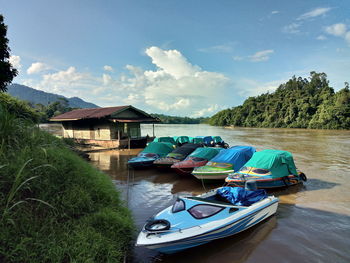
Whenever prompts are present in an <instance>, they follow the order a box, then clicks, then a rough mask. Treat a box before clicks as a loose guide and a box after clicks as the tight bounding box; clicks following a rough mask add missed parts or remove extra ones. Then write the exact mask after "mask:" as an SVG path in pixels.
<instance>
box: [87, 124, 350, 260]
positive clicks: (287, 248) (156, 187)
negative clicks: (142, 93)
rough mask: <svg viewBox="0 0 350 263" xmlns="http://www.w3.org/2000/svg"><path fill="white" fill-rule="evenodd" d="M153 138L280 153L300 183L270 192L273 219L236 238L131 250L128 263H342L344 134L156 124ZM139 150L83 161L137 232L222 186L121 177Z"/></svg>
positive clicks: (347, 161)
mask: <svg viewBox="0 0 350 263" xmlns="http://www.w3.org/2000/svg"><path fill="white" fill-rule="evenodd" d="M142 133H143V135H146V134H149V135H151V134H152V126H151V125H143V126H142ZM155 133H156V136H178V135H188V136H197V135H219V136H221V137H222V138H223V139H224V140H225V141H226V142H227V143H229V144H230V145H231V146H233V145H252V146H255V147H256V148H257V150H263V149H281V150H287V151H290V152H292V153H293V156H294V161H295V163H296V165H297V167H298V168H299V169H300V170H301V171H303V172H304V173H305V174H306V175H307V177H308V181H307V182H305V183H304V184H303V185H297V186H294V187H290V188H289V189H284V190H278V191H272V192H270V193H271V194H274V195H276V196H278V197H279V198H280V203H279V208H278V210H277V214H276V215H275V216H273V217H271V218H269V219H268V220H265V221H263V222H262V223H260V224H258V225H256V226H254V227H252V228H250V229H248V230H246V231H244V232H242V233H240V234H237V235H235V236H231V237H228V238H225V239H220V240H216V241H213V242H210V243H208V244H206V245H203V246H199V247H196V248H192V249H188V250H186V251H183V252H180V253H177V254H173V255H162V254H159V253H157V252H154V251H151V250H148V249H145V248H139V247H137V248H135V249H134V251H133V253H132V255H131V256H130V258H129V260H128V261H129V262H221V263H222V262H269V263H271V262H350V131H331V130H304V129H256V128H221V127H211V126H208V125H204V124H200V125H165V124H163V125H161V124H159V125H155ZM140 150H141V149H133V150H130V151H129V150H120V151H105V152H95V153H91V154H90V157H91V162H92V163H93V165H95V166H96V167H98V168H99V169H100V170H102V171H104V172H105V173H107V174H108V175H109V176H110V177H111V178H112V179H113V180H114V182H115V185H116V187H117V188H118V189H119V190H120V191H121V193H122V197H123V198H124V200H125V202H126V203H127V205H128V206H129V208H130V209H131V211H132V213H133V216H134V219H135V223H136V227H137V230H138V231H139V230H140V229H141V228H142V226H143V224H144V222H145V221H146V220H147V219H148V218H149V217H150V216H152V215H154V214H155V213H157V212H159V211H161V210H162V209H164V208H166V207H168V206H170V205H172V203H173V202H174V201H175V200H176V198H177V196H182V195H195V194H199V193H203V192H205V191H207V190H209V189H211V188H214V187H218V186H221V185H222V184H221V183H219V184H207V183H206V184H203V183H202V182H201V181H199V180H197V179H196V178H194V177H191V176H179V175H177V174H176V173H173V172H171V171H168V172H164V171H159V170H157V169H155V168H151V169H145V170H135V171H134V170H129V169H128V168H127V165H126V163H127V160H128V159H129V158H131V157H132V156H135V155H137V153H138V152H139V151H140Z"/></svg>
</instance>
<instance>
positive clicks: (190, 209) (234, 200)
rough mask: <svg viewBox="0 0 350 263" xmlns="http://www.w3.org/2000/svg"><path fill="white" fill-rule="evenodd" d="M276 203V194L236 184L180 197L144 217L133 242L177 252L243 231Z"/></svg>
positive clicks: (163, 251) (270, 211)
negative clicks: (192, 195)
mask: <svg viewBox="0 0 350 263" xmlns="http://www.w3.org/2000/svg"><path fill="white" fill-rule="evenodd" d="M229 200H230V201H229ZM277 206H278V198H276V197H274V196H267V195H266V192H265V191H264V190H256V191H248V190H246V189H245V188H240V187H221V188H217V189H214V190H212V191H210V192H207V193H205V194H203V195H199V196H194V197H191V196H189V197H181V198H178V200H177V201H176V202H175V203H174V205H173V206H170V207H168V208H166V209H164V210H163V211H161V212H160V213H158V214H157V215H155V216H154V217H152V218H151V219H150V220H148V222H147V223H146V224H145V226H144V227H143V229H142V231H141V232H140V234H139V236H138V238H137V242H136V246H144V247H147V248H150V249H154V250H157V251H159V252H162V253H174V252H178V251H181V250H184V249H187V248H191V247H195V246H199V245H202V244H205V243H208V242H210V241H212V240H215V239H219V238H223V237H227V236H231V235H234V234H237V233H239V232H241V231H244V230H246V229H248V228H250V227H252V226H254V225H256V224H257V223H259V222H261V221H263V220H265V219H266V218H268V217H270V216H271V215H273V214H275V213H276V210H277Z"/></svg>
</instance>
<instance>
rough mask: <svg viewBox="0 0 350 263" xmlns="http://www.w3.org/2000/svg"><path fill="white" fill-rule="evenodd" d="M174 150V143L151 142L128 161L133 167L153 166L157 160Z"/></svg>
mask: <svg viewBox="0 0 350 263" xmlns="http://www.w3.org/2000/svg"><path fill="white" fill-rule="evenodd" d="M173 150H174V145H173V144H171V143H167V142H150V143H149V144H148V145H147V146H146V148H145V149H143V150H142V151H141V152H140V153H139V154H138V155H137V156H136V157H133V158H131V159H130V160H129V161H128V165H129V166H130V167H133V168H138V167H147V166H151V165H152V164H153V162H154V161H155V160H157V159H158V158H162V157H164V156H166V155H167V154H168V153H170V152H171V151H173Z"/></svg>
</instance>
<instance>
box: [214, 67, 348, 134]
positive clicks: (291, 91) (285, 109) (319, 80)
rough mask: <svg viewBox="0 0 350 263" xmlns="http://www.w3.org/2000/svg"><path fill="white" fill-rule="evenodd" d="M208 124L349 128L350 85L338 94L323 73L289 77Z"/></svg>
mask: <svg viewBox="0 0 350 263" xmlns="http://www.w3.org/2000/svg"><path fill="white" fill-rule="evenodd" d="M209 124H211V125H217V126H240V127H276V128H277V127H278V128H310V129H350V91H349V84H348V83H347V82H346V83H345V87H344V88H343V89H341V90H339V91H338V92H334V89H333V88H331V87H330V86H329V81H328V80H327V75H326V74H325V73H316V72H311V73H310V78H309V79H306V78H301V77H298V78H296V77H295V76H294V77H292V78H291V79H290V80H289V81H287V82H286V83H284V84H281V85H280V86H279V87H278V88H277V90H276V91H275V92H273V93H265V94H262V95H260V96H256V97H249V98H248V99H246V100H245V102H244V103H243V105H240V106H237V107H233V108H231V109H226V110H223V111H220V112H218V113H216V114H215V115H214V116H212V117H211V118H210V119H209Z"/></svg>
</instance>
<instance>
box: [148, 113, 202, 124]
mask: <svg viewBox="0 0 350 263" xmlns="http://www.w3.org/2000/svg"><path fill="white" fill-rule="evenodd" d="M151 115H152V116H153V117H156V118H159V119H160V120H161V121H162V123H164V124H199V123H206V122H207V121H208V118H204V117H200V118H190V117H179V116H168V115H163V114H156V113H153V114H151Z"/></svg>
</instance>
